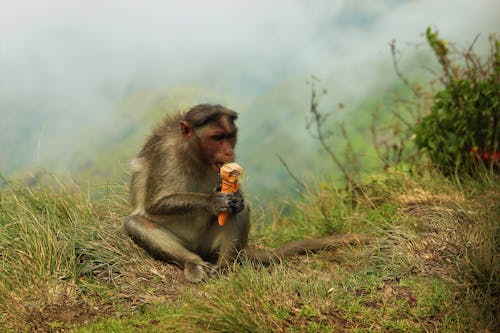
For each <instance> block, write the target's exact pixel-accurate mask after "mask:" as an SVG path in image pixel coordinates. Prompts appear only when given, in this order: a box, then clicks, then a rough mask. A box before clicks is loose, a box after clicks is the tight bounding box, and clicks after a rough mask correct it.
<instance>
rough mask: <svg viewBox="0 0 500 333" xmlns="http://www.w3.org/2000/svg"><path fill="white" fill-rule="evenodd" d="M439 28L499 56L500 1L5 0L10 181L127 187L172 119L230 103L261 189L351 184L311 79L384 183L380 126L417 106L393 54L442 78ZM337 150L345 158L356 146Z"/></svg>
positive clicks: (5, 154) (258, 193) (4, 137)
mask: <svg viewBox="0 0 500 333" xmlns="http://www.w3.org/2000/svg"><path fill="white" fill-rule="evenodd" d="M428 26H430V27H432V28H434V29H438V30H439V31H440V34H441V36H442V37H443V38H445V39H447V40H452V41H458V42H459V43H462V44H463V45H462V46H463V47H464V48H465V47H467V46H468V45H469V44H470V43H472V42H473V41H474V40H475V38H476V37H477V36H478V35H479V37H478V39H477V42H476V45H475V47H476V49H478V50H479V51H481V50H484V52H487V50H488V47H487V46H488V38H487V37H488V35H489V34H490V33H494V32H498V31H500V2H499V1H495V0H479V1H475V0H474V1H473V0H469V1H465V0H440V1H432V0H399V1H397V0H379V1H374V0H359V1H349V0H335V1H332V0H328V1H327V0H325V1H323V0H317V1H303V0H290V1H264V0H253V1H228V0H227V1H222V0H215V1H195V0H187V1H186V0H183V1H160V0H156V1H155V0H144V1H140V2H139V1H123V0H121V1H118V0H99V1H98V0H86V1H65V0H44V1H37V0H0V172H1V174H2V175H3V176H4V177H7V178H21V179H26V182H28V183H36V181H37V178H36V175H37V174H39V172H40V171H41V170H44V171H48V172H51V173H56V174H65V175H69V176H70V177H72V178H73V179H76V180H78V181H81V182H91V183H97V184H105V183H110V182H117V181H118V182H120V181H126V180H127V178H128V176H127V172H128V171H127V168H128V162H129V161H130V160H131V159H132V158H133V157H134V156H135V155H136V154H137V152H138V150H139V149H140V147H141V145H142V143H143V141H144V139H145V137H146V136H147V135H148V133H149V131H150V129H151V128H152V127H153V126H154V124H155V123H157V122H158V121H160V120H161V119H162V118H163V117H164V115H165V114H166V113H168V112H175V111H179V110H185V109H187V108H188V107H189V106H192V105H195V104H198V103H220V104H223V105H225V106H227V107H229V108H231V109H234V110H236V111H238V112H239V113H240V119H239V120H238V125H239V128H240V138H239V144H238V149H237V151H238V161H239V162H240V163H241V164H242V165H243V167H244V168H245V170H246V175H247V178H246V180H245V187H246V189H247V192H249V194H250V195H251V196H252V197H253V198H256V199H258V200H263V198H266V197H268V196H270V195H273V196H275V195H283V196H287V195H290V194H292V195H293V194H294V193H296V192H297V191H298V188H297V183H296V181H295V180H293V179H292V177H290V174H289V172H290V171H291V172H293V174H294V175H295V176H296V177H297V178H298V179H300V180H301V181H303V182H307V181H309V180H311V179H315V180H317V179H318V178H324V179H330V178H333V179H335V178H336V177H337V176H338V171H337V169H336V167H335V165H334V164H332V161H331V160H330V159H329V158H326V157H325V155H324V153H323V152H322V149H321V147H320V145H319V143H318V140H317V139H316V138H315V137H314V136H313V135H311V133H310V132H308V130H307V128H306V125H307V123H308V119H309V118H310V116H309V113H310V112H309V108H310V103H311V90H312V85H311V82H314V85H315V87H316V89H317V90H318V91H320V92H323V90H325V91H326V94H324V95H323V94H322V97H321V104H320V105H319V108H320V110H322V111H324V112H331V111H334V113H333V116H332V117H330V118H329V121H330V122H331V125H330V126H331V128H332V129H335V128H337V127H335V124H338V123H344V124H346V127H347V128H348V129H349V133H350V137H351V140H352V144H353V145H354V148H356V149H358V150H360V151H362V152H364V153H363V154H364V158H365V159H364V163H363V165H362V167H363V168H366V169H367V170H368V169H369V168H370V166H371V165H372V164H373V165H374V164H376V162H377V161H376V159H377V158H376V157H375V155H373V154H372V153H371V152H370V151H369V150H367V149H365V150H364V147H366V146H367V145H368V143H369V142H370V140H371V139H370V122H371V119H372V113H373V112H374V111H375V110H376V109H378V110H379V111H381V112H382V113H383V112H384V107H383V106H384V105H385V104H386V103H388V102H389V101H390V100H391V99H392V98H393V97H394V95H395V94H396V95H397V94H402V95H403V96H404V94H405V92H404V87H403V84H402V82H401V80H399V79H398V77H397V75H396V73H395V71H394V69H393V64H392V58H391V52H390V47H389V43H391V41H393V40H395V41H396V44H397V47H398V50H399V51H398V52H399V53H398V59H399V64H400V68H401V70H403V71H404V72H405V75H406V76H407V77H409V78H411V79H412V80H414V81H417V82H418V81H425V80H428V79H429V77H430V76H432V69H433V68H436V67H438V64H437V62H436V60H435V58H434V57H432V56H431V53H432V51H431V50H430V49H429V47H428V46H427V45H425V38H424V36H423V34H424V32H425V29H426V28H427V27H428ZM339 104H342V107H339ZM381 117H382V120H383V119H387V118H389V117H391V115H390V114H389V113H387V114H386V115H385V116H384V115H383V114H382V116H381ZM384 117H386V118H384ZM329 124H330V123H329ZM329 140H330V141H329V144H330V145H331V146H332V147H334V148H337V147H338V149H339V150H342V149H345V140H343V139H342V136H341V135H336V136H332V137H331V138H330V139H329ZM279 157H281V158H282V160H283V161H284V162H285V163H286V166H287V167H288V168H289V170H288V171H287V170H286V168H285V165H284V164H283V162H281V161H280V158H279Z"/></svg>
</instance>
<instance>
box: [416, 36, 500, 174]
mask: <svg viewBox="0 0 500 333" xmlns="http://www.w3.org/2000/svg"><path fill="white" fill-rule="evenodd" d="M426 36H427V42H428V43H429V45H430V46H431V48H432V50H433V51H434V53H435V55H436V57H437V58H438V61H439V63H440V65H441V69H442V75H441V77H440V81H441V82H442V83H443V85H444V87H443V89H442V90H441V91H439V92H438V93H437V94H436V95H435V101H434V105H433V106H432V108H431V110H430V113H429V114H428V115H426V116H425V117H424V118H423V119H422V120H421V122H420V123H418V124H417V125H416V126H415V128H414V133H415V143H416V145H417V147H418V148H419V149H421V150H423V151H425V152H426V153H427V154H428V155H429V157H430V159H431V161H432V162H433V163H434V164H435V165H436V166H437V167H438V168H439V169H440V170H441V171H443V172H444V173H445V174H450V173H452V172H453V171H465V172H468V173H471V172H473V171H474V170H476V167H477V165H478V163H480V164H482V163H484V164H486V165H487V166H490V167H496V168H498V164H499V162H500V153H499V148H500V130H499V128H498V120H499V109H500V52H499V51H500V41H498V40H497V38H496V37H495V36H491V37H490V45H491V53H490V56H489V57H488V59H486V60H483V59H481V57H480V56H478V55H477V54H476V53H474V52H473V51H472V47H473V45H471V46H470V47H469V49H468V50H467V51H462V52H459V51H457V50H456V49H453V50H452V49H450V47H449V46H448V44H447V43H446V41H444V40H442V39H439V37H438V33H437V32H433V31H432V30H431V29H430V28H428V29H427V33H426ZM457 53H459V54H460V55H461V56H462V57H461V58H462V59H463V61H462V62H459V61H457V60H456V61H455V63H454V62H452V60H451V59H452V57H451V56H450V55H451V54H457Z"/></svg>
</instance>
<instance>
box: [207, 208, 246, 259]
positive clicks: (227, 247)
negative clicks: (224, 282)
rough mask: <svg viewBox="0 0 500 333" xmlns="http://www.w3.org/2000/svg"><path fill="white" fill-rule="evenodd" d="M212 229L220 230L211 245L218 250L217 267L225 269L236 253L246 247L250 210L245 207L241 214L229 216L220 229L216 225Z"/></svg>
mask: <svg viewBox="0 0 500 333" xmlns="http://www.w3.org/2000/svg"><path fill="white" fill-rule="evenodd" d="M212 227H213V228H219V230H220V232H219V234H218V236H217V237H216V238H215V239H214V242H213V245H214V246H215V247H216V248H218V258H217V267H218V268H225V267H227V266H228V265H229V264H231V263H232V262H234V260H235V259H236V256H237V255H238V253H239V252H240V251H241V250H243V249H244V248H245V247H246V246H247V243H248V233H249V231H250V209H249V208H248V206H247V207H245V209H244V210H243V211H242V212H240V213H238V214H236V215H230V216H229V218H228V221H227V222H226V223H225V224H224V226H222V227H221V226H219V225H218V224H217V223H216V224H215V225H214V226H212Z"/></svg>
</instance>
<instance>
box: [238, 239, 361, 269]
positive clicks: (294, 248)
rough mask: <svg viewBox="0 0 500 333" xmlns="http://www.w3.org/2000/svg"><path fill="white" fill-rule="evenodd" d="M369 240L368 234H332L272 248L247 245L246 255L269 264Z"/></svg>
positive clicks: (258, 261)
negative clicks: (298, 255) (307, 253)
mask: <svg viewBox="0 0 500 333" xmlns="http://www.w3.org/2000/svg"><path fill="white" fill-rule="evenodd" d="M368 240H369V239H368V237H366V236H362V235H355V234H343V235H331V236H325V237H318V238H311V239H303V240H299V241H294V242H290V243H287V244H285V245H283V246H281V247H278V248H276V249H272V250H265V249H259V248H256V247H250V246H247V247H246V248H245V250H244V256H245V257H246V258H247V259H249V260H250V261H252V262H255V263H261V264H264V265H268V264H270V263H272V262H277V261H280V260H283V259H284V258H286V257H290V256H293V255H297V254H302V253H306V252H315V251H321V250H328V249H334V248H337V247H340V246H342V245H361V244H365V243H367V242H368Z"/></svg>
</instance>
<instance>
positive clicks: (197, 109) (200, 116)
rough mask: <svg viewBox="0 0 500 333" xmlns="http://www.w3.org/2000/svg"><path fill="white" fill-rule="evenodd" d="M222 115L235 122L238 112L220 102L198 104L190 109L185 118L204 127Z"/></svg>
mask: <svg viewBox="0 0 500 333" xmlns="http://www.w3.org/2000/svg"><path fill="white" fill-rule="evenodd" d="M221 116H226V117H228V118H229V120H230V121H231V122H233V121H235V120H236V119H237V118H238V113H237V112H235V111H233V110H231V109H228V108H226V107H224V106H222V105H219V104H215V105H214V104H198V105H195V106H193V107H192V108H191V109H189V111H188V112H187V113H186V114H185V115H184V120H185V121H187V122H188V123H189V124H191V125H192V126H193V127H202V126H204V125H205V124H207V123H209V122H211V121H216V120H218V119H219V118H220V117H221Z"/></svg>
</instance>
